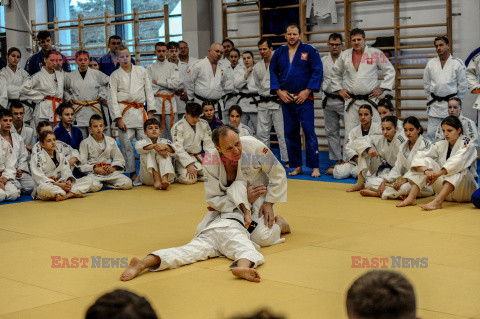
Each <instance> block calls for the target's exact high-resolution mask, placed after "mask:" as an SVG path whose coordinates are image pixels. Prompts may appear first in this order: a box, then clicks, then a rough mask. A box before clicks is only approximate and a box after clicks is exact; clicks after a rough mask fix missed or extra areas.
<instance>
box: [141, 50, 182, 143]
mask: <svg viewBox="0 0 480 319" xmlns="http://www.w3.org/2000/svg"><path fill="white" fill-rule="evenodd" d="M155 54H156V56H157V60H156V61H155V62H153V63H152V64H150V65H149V66H148V67H147V71H148V73H149V75H150V78H151V79H152V89H153V95H154V97H155V113H154V115H153V116H154V117H155V118H156V119H157V120H158V121H159V122H160V123H161V124H160V132H161V134H160V136H161V137H162V138H166V139H170V140H171V139H172V134H171V133H170V130H171V129H172V126H173V124H174V123H175V122H176V117H177V102H176V100H175V91H176V90H177V89H178V88H179V87H180V85H181V83H180V75H179V71H178V66H177V65H176V64H174V63H171V62H169V61H168V60H167V45H166V44H165V43H164V42H158V43H157V44H155Z"/></svg>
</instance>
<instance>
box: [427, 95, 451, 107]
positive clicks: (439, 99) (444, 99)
mask: <svg viewBox="0 0 480 319" xmlns="http://www.w3.org/2000/svg"><path fill="white" fill-rule="evenodd" d="M430 95H431V96H432V99H431V100H430V101H428V102H427V106H430V105H431V104H433V103H434V102H448V100H450V99H451V98H452V97H454V96H456V95H457V93H452V94H449V95H447V96H438V95H435V94H433V93H430Z"/></svg>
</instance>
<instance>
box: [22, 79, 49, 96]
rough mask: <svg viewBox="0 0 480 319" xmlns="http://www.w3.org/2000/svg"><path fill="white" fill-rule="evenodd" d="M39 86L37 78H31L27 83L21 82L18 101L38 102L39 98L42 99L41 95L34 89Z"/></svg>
mask: <svg viewBox="0 0 480 319" xmlns="http://www.w3.org/2000/svg"><path fill="white" fill-rule="evenodd" d="M38 84H39V79H38V76H32V77H31V78H30V79H28V80H27V81H25V82H23V85H22V88H21V89H20V100H36V101H39V100H40V99H39V98H40V97H42V98H43V95H42V94H41V93H40V92H38V90H36V89H34V88H35V87H37V85H38Z"/></svg>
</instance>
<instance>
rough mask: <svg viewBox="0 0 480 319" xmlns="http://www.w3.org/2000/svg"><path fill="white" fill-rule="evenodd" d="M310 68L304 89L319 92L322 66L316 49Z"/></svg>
mask: <svg viewBox="0 0 480 319" xmlns="http://www.w3.org/2000/svg"><path fill="white" fill-rule="evenodd" d="M311 67H312V69H313V72H312V75H311V76H310V80H309V81H308V85H307V87H306V88H307V89H310V90H312V92H319V91H320V88H321V87H322V80H323V64H322V60H321V59H320V54H318V51H317V50H316V49H315V53H314V54H313V58H312V64H311ZM394 72H395V71H394ZM393 77H395V74H394V75H393Z"/></svg>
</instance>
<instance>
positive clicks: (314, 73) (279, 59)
mask: <svg viewBox="0 0 480 319" xmlns="http://www.w3.org/2000/svg"><path fill="white" fill-rule="evenodd" d="M285 38H286V40H287V45H283V46H281V47H280V48H279V49H277V50H276V51H275V53H274V54H273V57H272V60H271V62H270V89H271V90H272V94H273V93H275V92H276V93H277V95H278V97H279V98H280V100H281V101H282V109H283V121H284V124H285V139H286V141H287V150H288V158H289V159H290V167H294V168H295V170H293V171H292V172H290V173H289V175H292V176H295V175H299V174H302V173H303V172H302V140H301V137H300V124H301V125H302V128H303V132H304V134H305V146H306V157H307V162H306V164H307V167H310V168H312V169H313V172H312V177H319V176H320V170H319V169H318V166H319V163H318V140H317V135H316V134H315V125H314V114H313V93H314V92H319V91H320V87H321V85H322V78H323V66H322V60H321V59H320V55H319V54H318V51H317V49H315V48H314V47H313V46H311V45H310V44H306V43H302V42H301V41H300V27H299V26H298V25H297V24H289V25H288V26H287V28H286V32H285Z"/></svg>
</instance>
